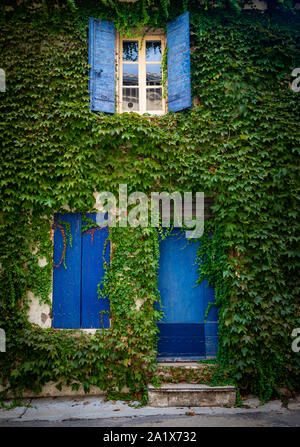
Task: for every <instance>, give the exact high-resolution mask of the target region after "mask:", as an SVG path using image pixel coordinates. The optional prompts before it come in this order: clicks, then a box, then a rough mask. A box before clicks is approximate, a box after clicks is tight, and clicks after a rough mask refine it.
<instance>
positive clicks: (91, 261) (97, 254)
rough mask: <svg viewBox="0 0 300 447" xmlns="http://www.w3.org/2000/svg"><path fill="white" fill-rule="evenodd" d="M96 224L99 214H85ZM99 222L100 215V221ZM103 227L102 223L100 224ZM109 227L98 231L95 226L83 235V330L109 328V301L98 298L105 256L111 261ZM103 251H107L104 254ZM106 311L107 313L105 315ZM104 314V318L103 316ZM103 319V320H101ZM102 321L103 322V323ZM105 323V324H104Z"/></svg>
mask: <svg viewBox="0 0 300 447" xmlns="http://www.w3.org/2000/svg"><path fill="white" fill-rule="evenodd" d="M85 216H86V217H88V218H89V219H93V220H94V222H96V218H97V214H85ZM97 222H98V223H100V221H99V214H98V219H97ZM100 225H101V223H100ZM107 238H108V228H107V226H106V227H104V228H102V229H98V230H97V225H95V228H94V229H91V230H89V231H87V232H84V233H83V234H82V261H81V265H82V271H81V327H82V328H108V327H109V314H108V313H107V312H109V300H108V299H107V298H105V299H102V298H101V299H99V298H98V296H97V289H98V284H99V283H100V282H101V280H102V279H103V276H104V269H103V256H105V261H106V262H109V259H110V243H109V241H108V240H107ZM103 250H105V251H104V252H103ZM104 311H105V313H103V312H104ZM101 313H102V316H101ZM101 317H102V318H101ZM101 320H102V322H101ZM102 323H103V324H102Z"/></svg>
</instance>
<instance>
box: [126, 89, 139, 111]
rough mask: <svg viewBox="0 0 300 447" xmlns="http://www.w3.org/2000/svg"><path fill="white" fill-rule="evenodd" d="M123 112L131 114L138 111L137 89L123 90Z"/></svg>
mask: <svg viewBox="0 0 300 447" xmlns="http://www.w3.org/2000/svg"><path fill="white" fill-rule="evenodd" d="M122 109H123V111H124V112H132V111H138V110H139V89H138V88H123V105H122Z"/></svg>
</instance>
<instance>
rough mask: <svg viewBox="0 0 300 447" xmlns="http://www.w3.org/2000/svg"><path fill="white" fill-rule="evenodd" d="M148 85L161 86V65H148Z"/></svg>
mask: <svg viewBox="0 0 300 447" xmlns="http://www.w3.org/2000/svg"><path fill="white" fill-rule="evenodd" d="M146 81H147V85H161V64H146Z"/></svg>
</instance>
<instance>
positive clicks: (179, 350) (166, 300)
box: [158, 229, 218, 361]
mask: <svg viewBox="0 0 300 447" xmlns="http://www.w3.org/2000/svg"><path fill="white" fill-rule="evenodd" d="M198 246H199V242H192V243H191V242H190V241H189V242H188V241H187V239H186V238H185V233H184V232H183V231H182V230H181V229H174V230H173V231H172V233H171V235H170V236H168V237H167V238H165V239H164V240H162V241H161V242H160V267H159V291H160V296H161V304H162V310H163V311H164V317H163V319H162V321H161V322H159V323H158V327H159V342H158V358H159V359H161V360H170V361H175V360H197V359H199V360H200V359H205V358H209V357H215V356H216V353H217V344H218V338H217V331H218V313H217V308H216V306H211V308H210V311H209V313H208V316H207V319H206V322H204V316H205V312H206V309H207V306H208V304H209V303H210V302H215V297H214V290H213V288H212V287H210V286H209V285H208V283H207V281H203V282H202V283H201V284H200V285H196V281H197V278H198V274H197V266H196V265H195V260H196V253H197V248H198Z"/></svg>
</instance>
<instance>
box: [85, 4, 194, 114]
mask: <svg viewBox="0 0 300 447" xmlns="http://www.w3.org/2000/svg"><path fill="white" fill-rule="evenodd" d="M165 47H167V49H168V53H167V89H166V91H165V92H164V91H163V85H162V58H163V54H164V51H165ZM115 55H117V57H115ZM116 63H117V68H118V69H117V70H116ZM89 64H90V66H91V69H90V78H89V90H90V98H91V103H90V108H91V110H94V111H102V112H108V113H115V112H120V113H121V112H136V113H141V114H143V113H150V114H157V115H161V114H163V113H165V112H166V111H173V112H178V111H179V110H183V109H186V108H187V107H190V106H191V74H190V30H189V13H188V12H186V13H184V14H182V15H181V16H179V17H178V18H177V19H176V20H174V21H173V22H170V23H168V24H167V39H166V40H165V36H164V35H162V34H157V31H156V32H153V34H149V35H146V36H141V37H138V38H131V39H128V38H127V39H122V38H118V37H116V31H115V27H114V24H113V23H112V22H108V21H106V20H98V19H93V18H90V23H89Z"/></svg>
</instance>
